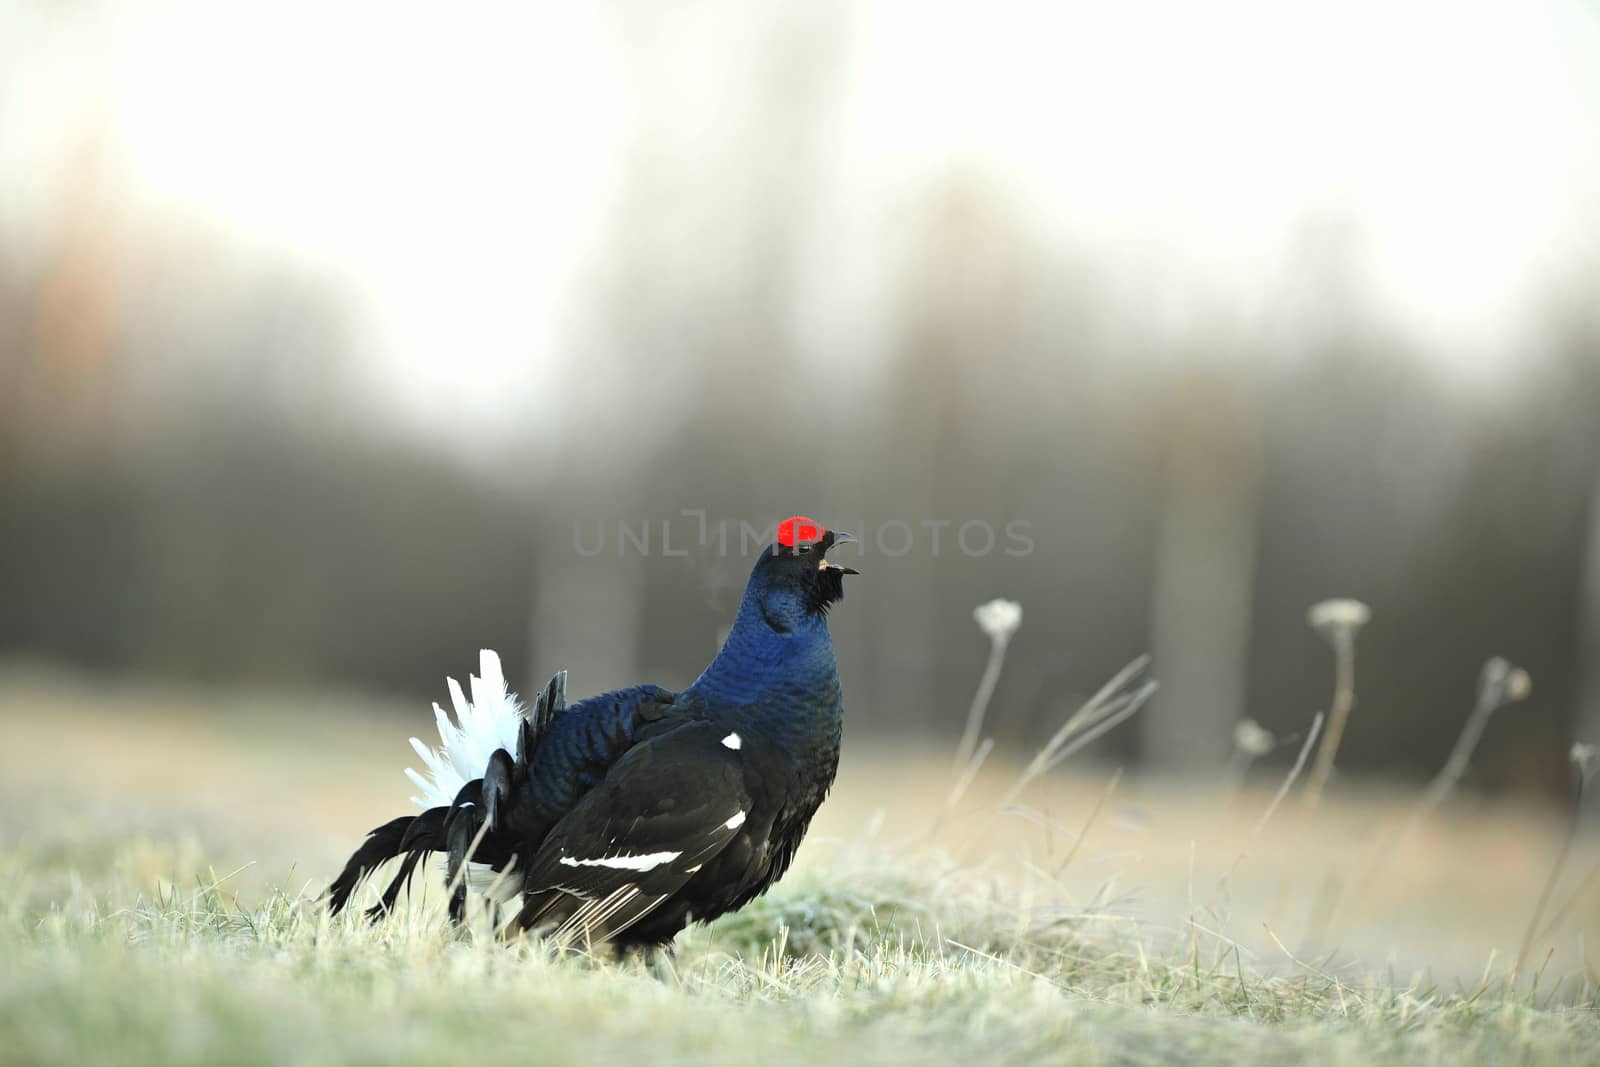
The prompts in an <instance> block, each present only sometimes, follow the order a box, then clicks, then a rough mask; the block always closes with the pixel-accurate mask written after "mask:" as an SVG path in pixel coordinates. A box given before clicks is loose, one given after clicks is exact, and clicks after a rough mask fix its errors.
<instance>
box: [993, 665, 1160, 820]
mask: <svg viewBox="0 0 1600 1067" xmlns="http://www.w3.org/2000/svg"><path fill="white" fill-rule="evenodd" d="M1149 664H1150V657H1149V656H1148V655H1144V656H1140V657H1139V658H1137V659H1135V660H1134V661H1133V662H1132V663H1130V664H1128V665H1127V666H1126V667H1124V668H1122V670H1120V671H1118V672H1117V673H1116V674H1115V675H1113V676H1112V678H1111V680H1110V681H1108V682H1106V684H1105V685H1103V686H1101V687H1100V689H1099V691H1098V692H1096V693H1095V694H1094V696H1092V697H1090V698H1089V699H1088V700H1087V701H1085V702H1084V704H1083V706H1082V707H1080V708H1079V709H1078V710H1077V711H1076V712H1074V713H1073V715H1072V717H1071V718H1069V719H1068V720H1067V721H1066V722H1065V723H1063V724H1062V725H1061V728H1060V729H1058V730H1057V731H1056V732H1055V733H1054V734H1053V735H1052V736H1051V737H1050V740H1049V741H1047V742H1045V745H1044V747H1043V748H1041V749H1040V750H1039V751H1038V752H1037V753H1036V754H1035V755H1034V757H1033V759H1032V760H1031V761H1029V763H1028V765H1027V767H1025V768H1023V771H1022V774H1021V775H1019V776H1018V778H1017V780H1016V781H1015V782H1014V783H1012V785H1011V788H1010V789H1008V790H1006V793H1005V795H1004V796H1003V797H1001V799H1000V802H999V806H1000V807H1005V806H1006V805H1008V804H1010V803H1011V802H1012V801H1014V800H1016V799H1017V797H1018V796H1019V795H1021V793H1022V791H1023V790H1024V789H1026V788H1027V787H1028V785H1029V784H1030V783H1032V782H1033V781H1034V779H1036V778H1038V777H1039V776H1040V775H1042V774H1044V773H1045V772H1046V771H1048V770H1050V769H1051V768H1052V767H1055V766H1057V765H1058V764H1060V762H1061V761H1062V760H1064V759H1066V758H1067V757H1069V756H1071V755H1072V754H1073V753H1075V752H1077V751H1078V750H1079V749H1081V748H1082V747H1083V746H1084V745H1087V744H1088V743H1089V742H1091V741H1093V740H1094V739H1095V738H1097V737H1099V736H1100V735H1101V734H1103V733H1105V732H1106V731H1107V730H1109V729H1111V728H1112V727H1114V726H1116V725H1117V724H1118V723H1120V722H1122V721H1123V720H1124V719H1127V718H1128V717H1129V716H1131V715H1133V714H1134V713H1135V712H1137V711H1138V710H1139V709H1140V708H1141V707H1143V706H1144V704H1145V702H1146V701H1147V700H1149V699H1150V697H1151V695H1152V694H1153V693H1155V691H1156V682H1155V681H1154V680H1148V681H1146V682H1144V683H1143V684H1142V685H1141V686H1140V687H1139V688H1138V689H1136V690H1134V691H1132V692H1127V691H1126V689H1127V686H1128V685H1129V684H1130V683H1131V682H1132V681H1133V679H1135V678H1136V677H1138V675H1139V674H1140V673H1141V672H1143V671H1144V669H1145V668H1146V667H1148V666H1149ZM1069 745H1070V746H1071V747H1070V748H1069V747H1068V746H1069Z"/></svg>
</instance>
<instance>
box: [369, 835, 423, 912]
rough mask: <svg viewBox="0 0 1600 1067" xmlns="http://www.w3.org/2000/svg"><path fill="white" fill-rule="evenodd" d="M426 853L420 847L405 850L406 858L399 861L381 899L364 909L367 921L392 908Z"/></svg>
mask: <svg viewBox="0 0 1600 1067" xmlns="http://www.w3.org/2000/svg"><path fill="white" fill-rule="evenodd" d="M424 855H426V853H425V852H423V851H422V850H421V849H418V850H416V851H414V852H407V853H406V858H405V859H404V860H401V861H400V870H399V872H398V873H397V874H396V875H395V876H394V880H393V881H391V882H390V883H389V887H388V888H387V889H385V890H384V891H383V899H381V900H380V901H378V903H376V904H374V905H372V907H370V908H368V909H367V910H366V913H365V914H366V916H367V921H368V922H377V921H378V920H379V919H381V918H383V917H384V916H385V915H387V914H389V913H390V912H391V911H393V910H394V904H395V901H397V900H399V899H400V892H401V890H403V889H405V888H406V887H407V886H408V885H410V884H411V876H412V875H413V874H414V873H416V870H417V863H418V862H419V861H421V859H422V857H423V856H424Z"/></svg>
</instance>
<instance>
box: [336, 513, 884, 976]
mask: <svg viewBox="0 0 1600 1067" xmlns="http://www.w3.org/2000/svg"><path fill="white" fill-rule="evenodd" d="M853 540H855V538H854V537H852V536H851V535H850V534H848V533H845V532H843V531H835V530H827V529H824V528H823V527H822V526H820V525H819V524H818V523H816V522H813V521H812V520H811V519H808V518H806V517H805V516H803V515H796V516H793V517H791V518H788V519H785V520H784V521H783V522H781V523H779V524H778V526H777V531H776V538H775V540H774V542H773V543H772V544H771V545H770V546H768V547H767V548H766V549H764V550H763V551H762V552H761V554H760V556H759V557H758V559H757V560H756V562H755V565H754V567H753V568H752V570H751V572H750V578H749V581H748V582H747V583H746V585H745V590H744V595H743V598H742V599H741V601H740V604H739V609H738V613H737V614H736V615H735V617H734V620H733V625H732V627H731V628H730V629H729V631H728V634H727V637H726V638H725V639H724V641H723V643H722V646H721V648H720V649H719V650H718V652H717V654H716V656H715V657H714V658H713V659H712V660H711V663H710V664H709V665H708V666H707V667H706V668H705V670H704V671H702V672H701V673H700V675H699V677H697V678H696V679H695V680H694V682H693V683H691V684H690V685H689V686H688V687H687V688H684V689H682V690H680V691H677V692H673V691H671V690H668V689H664V688H662V687H660V686H656V685H636V686H632V687H630V688H626V689H618V690H615V691H612V692H608V693H602V694H600V695H598V696H592V697H588V698H586V699H583V700H578V701H575V702H573V703H571V704H568V703H567V676H566V672H565V671H562V672H560V673H558V674H556V675H555V676H554V677H552V678H551V679H550V681H549V683H548V684H547V685H546V686H545V688H544V689H543V691H541V692H540V693H539V694H538V695H537V696H536V697H535V698H534V700H533V702H532V703H531V704H530V705H528V706H526V707H524V706H523V705H522V704H521V703H520V702H519V701H518V699H517V698H516V696H515V695H514V694H512V693H511V692H509V691H508V690H507V688H506V684H505V678H504V673H503V671H502V669H501V666H500V660H499V657H498V656H497V655H496V654H495V653H494V652H492V651H489V650H484V651H483V652H482V653H481V655H480V662H479V674H478V675H477V676H475V677H471V678H470V691H471V696H470V698H469V697H468V695H467V693H465V692H463V690H462V688H461V686H460V685H459V684H457V683H456V682H455V680H454V679H450V681H449V688H450V693H451V698H452V703H453V705H454V708H453V710H454V712H455V721H454V722H452V721H451V719H450V716H449V715H447V714H446V713H445V712H444V711H443V709H441V708H440V707H439V705H437V704H435V705H434V714H435V718H436V721H437V725H438V729H439V734H440V740H441V747H440V748H438V749H432V748H430V747H429V746H427V745H425V744H424V743H422V742H421V741H419V740H418V739H416V738H412V741H411V743H412V747H413V748H414V749H415V750H416V751H417V753H418V754H419V756H420V757H421V758H422V760H423V763H424V767H425V770H426V773H425V774H423V773H418V772H417V771H415V770H409V769H408V771H407V774H408V775H409V776H410V778H411V780H412V781H413V782H414V783H415V784H416V785H418V787H419V788H420V789H421V791H422V792H421V795H420V796H416V797H413V798H412V800H413V802H414V803H416V805H417V806H418V807H419V808H421V809H423V810H422V811H421V814H418V815H408V816H402V817H400V818H397V819H394V820H392V821H390V822H387V823H384V824H383V825H381V826H378V827H376V828H375V829H373V830H372V831H370V832H369V833H368V835H367V837H366V839H365V841H364V842H363V843H362V845H361V846H360V847H359V848H358V849H356V851H355V852H354V854H352V855H351V857H350V859H349V861H348V862H347V863H346V865H345V867H344V869H343V870H342V871H341V873H340V874H339V876H338V877H337V878H336V879H335V880H334V881H333V883H332V884H331V885H330V886H329V887H328V890H327V892H326V894H325V899H326V901H327V904H328V907H329V910H330V911H331V912H332V913H333V914H338V913H339V912H340V911H341V910H342V909H343V908H345V906H346V905H347V904H348V903H349V901H350V900H351V898H352V896H353V895H354V893H355V890H356V888H357V886H358V885H360V884H361V883H362V881H363V880H364V879H365V878H366V877H367V876H368V875H370V874H371V873H372V872H373V871H374V870H375V869H376V868H377V867H378V866H379V865H380V864H382V863H384V862H386V861H388V860H391V859H396V858H398V859H400V865H399V867H398V870H397V873H396V874H395V875H394V877H393V879H392V880H391V881H390V883H389V885H388V886H387V888H386V889H385V890H384V891H383V893H382V895H381V897H380V898H379V900H378V902H377V903H375V904H373V905H372V906H371V907H370V908H368V909H367V913H366V914H367V916H368V918H370V919H372V920H374V921H377V920H380V919H381V918H383V917H384V916H385V915H387V914H389V913H390V912H391V911H392V910H393V909H394V907H395V905H396V903H397V901H398V899H399V895H400V893H401V892H403V891H404V890H405V889H406V888H407V887H408V886H409V884H410V882H411V880H412V878H413V876H414V874H415V872H416V869H417V867H418V864H419V863H420V862H421V861H422V859H423V858H424V857H425V856H426V855H428V854H430V853H442V854H443V856H444V868H445V876H446V884H447V887H448V901H449V908H448V912H449V916H450V918H451V920H453V921H456V922H460V921H462V920H463V918H464V914H465V908H466V900H467V891H468V889H469V888H471V889H475V890H480V891H482V892H483V893H484V894H485V895H486V896H487V897H488V899H489V900H490V901H491V906H493V907H495V908H499V909H504V911H505V914H506V915H507V916H508V918H506V919H505V920H504V921H501V922H500V923H499V925H500V928H501V931H502V933H503V934H505V935H506V936H515V935H518V934H522V933H534V934H538V935H541V936H546V937H551V938H555V939H558V940H560V941H561V942H563V943H566V944H572V943H574V942H581V943H582V944H584V945H586V946H599V945H608V946H610V947H611V948H612V949H614V950H616V951H617V952H619V953H620V952H627V951H630V950H633V949H643V950H658V949H659V950H665V951H667V952H670V951H671V945H672V942H673V940H674V938H675V937H676V936H677V934H678V933H679V932H680V931H682V930H683V929H684V928H685V927H686V926H688V925H689V923H691V922H708V921H710V920H712V919H715V918H716V917H718V916H720V915H723V914H725V913H727V912H730V911H735V910H737V909H739V908H742V907H743V906H744V905H746V904H747V903H749V902H750V901H751V900H753V899H755V898H756V897H758V896H760V895H761V894H762V893H765V892H766V891H767V889H768V888H769V887H771V886H772V885H773V883H775V882H776V881H777V880H778V879H779V878H781V877H782V876H783V874H784V872H785V871H786V870H787V869H788V868H789V865H790V863H791V862H792V860H793V859H794V855H795V851H796V849H797V848H798V847H799V846H800V842H801V840H802V839H803V838H804V837H805V834H806V830H807V828H808V827H809V825H810V823H811V819H812V816H813V815H815V814H816V812H817V809H818V808H819V807H820V806H821V804H822V802H823V800H824V798H825V797H826V796H827V794H828V792H829V790H830V788H831V787H832V785H833V781H834V776H835V774H836V772H837V770H838V765H839V748H840V741H841V737H842V732H843V722H844V701H843V692H842V688H841V685H840V680H839V669H838V663H837V660H836V657H835V654H834V646H833V639H832V636H831V635H830V633H829V629H828V619H829V611H830V609H831V608H832V607H833V605H834V604H835V603H837V602H838V601H840V600H842V599H843V597H844V577H845V576H846V575H852V574H857V573H859V572H858V571H856V570H855V569H854V568H851V567H846V566H842V565H840V564H839V563H837V562H834V561H831V560H829V559H828V558H827V553H828V552H829V550H830V549H833V548H834V547H835V546H837V545H841V544H845V543H848V542H850V541H853Z"/></svg>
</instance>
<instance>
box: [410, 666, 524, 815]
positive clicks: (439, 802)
mask: <svg viewBox="0 0 1600 1067" xmlns="http://www.w3.org/2000/svg"><path fill="white" fill-rule="evenodd" d="M447 681H448V682H449V684H450V701H451V703H452V704H454V705H455V713H456V721H455V722H454V723H452V722H451V721H450V717H449V716H448V715H446V714H445V711H444V709H443V708H441V707H439V705H437V704H435V705H434V706H433V713H434V720H435V722H436V724H437V725H438V727H439V745H440V747H439V748H437V749H433V748H429V747H428V746H427V745H425V744H423V742H422V741H420V740H418V739H417V738H415V737H413V738H412V739H411V747H412V748H414V749H416V752H417V755H418V756H420V757H421V758H422V763H423V767H424V773H425V774H426V777H424V775H423V774H419V773H418V772H417V771H415V770H413V769H412V768H410V767H407V768H406V777H408V778H410V779H411V781H412V782H413V783H414V784H415V785H416V786H417V788H418V789H420V790H422V793H421V795H420V796H414V797H412V798H411V802H412V803H413V804H415V805H416V806H417V807H419V808H421V809H422V810H424V811H426V810H427V809H429V808H439V807H448V806H449V805H450V804H451V803H453V802H454V801H455V799H456V794H457V793H459V792H461V787H462V786H464V785H466V784H467V783H468V782H470V781H472V780H473V779H474V778H481V777H483V772H484V768H486V767H487V766H488V765H489V757H490V756H492V755H494V751H495V749H497V748H503V749H505V750H506V751H507V752H509V753H510V754H511V758H512V759H516V758H517V745H518V742H519V741H520V740H521V736H522V731H521V724H522V705H521V704H519V703H518V702H517V695H516V694H515V693H512V692H511V691H510V690H508V689H506V676H505V673H504V672H503V671H502V670H501V669H500V656H499V655H498V654H497V653H495V652H493V651H491V650H490V649H487V648H486V649H483V650H482V651H481V652H479V653H478V674H477V675H469V676H468V685H469V687H470V688H471V690H472V699H471V700H470V701H469V700H468V699H467V697H466V694H465V693H463V692H462V691H461V685H460V683H459V682H457V681H456V680H455V679H454V678H450V679H447Z"/></svg>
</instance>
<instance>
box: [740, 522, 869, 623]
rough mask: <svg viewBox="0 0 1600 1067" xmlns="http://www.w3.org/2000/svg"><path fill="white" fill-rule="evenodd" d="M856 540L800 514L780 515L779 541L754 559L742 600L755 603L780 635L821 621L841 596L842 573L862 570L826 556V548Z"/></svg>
mask: <svg viewBox="0 0 1600 1067" xmlns="http://www.w3.org/2000/svg"><path fill="white" fill-rule="evenodd" d="M854 540H855V538H854V537H852V536H851V535H850V534H847V533H844V532H843V531H841V530H824V529H823V528H822V527H821V526H820V525H818V524H817V523H814V522H812V521H811V520H810V519H808V518H806V517H804V516H803V515H796V516H794V517H793V518H788V519H784V520H783V521H782V522H780V523H779V524H778V537H777V540H776V541H774V542H773V544H772V545H771V546H770V547H768V548H767V549H766V550H765V551H764V552H762V553H761V558H760V559H759V560H757V561H756V566H755V570H754V571H752V572H751V574H750V585H749V586H748V587H747V589H746V591H745V596H746V598H748V599H753V600H754V601H755V605H756V606H757V607H759V608H760V610H761V616H762V618H763V619H764V620H765V621H766V623H767V625H768V626H770V627H772V628H773V629H774V630H777V631H778V632H779V633H788V632H791V631H793V630H795V629H797V628H799V627H801V626H803V625H804V624H806V623H807V622H811V621H815V620H818V619H821V618H822V617H824V616H826V615H827V614H828V608H829V607H831V606H832V605H833V602H834V601H836V600H842V599H843V598H844V576H845V575H847V574H858V573H860V572H858V571H856V570H855V569H854V568H851V567H843V566H840V565H839V564H837V563H834V562H832V561H830V560H829V559H827V553H828V550H829V549H830V548H832V547H834V546H835V545H840V544H845V543H847V542H850V541H854Z"/></svg>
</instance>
